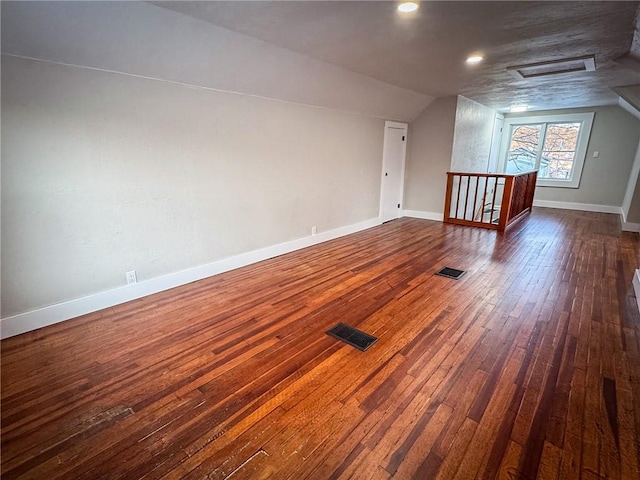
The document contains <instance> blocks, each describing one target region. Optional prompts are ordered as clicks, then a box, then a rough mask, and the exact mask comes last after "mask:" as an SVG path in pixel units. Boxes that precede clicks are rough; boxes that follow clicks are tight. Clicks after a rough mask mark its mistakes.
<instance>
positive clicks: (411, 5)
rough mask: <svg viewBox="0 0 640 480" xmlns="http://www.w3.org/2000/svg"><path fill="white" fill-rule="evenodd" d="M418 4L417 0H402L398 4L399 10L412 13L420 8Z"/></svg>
mask: <svg viewBox="0 0 640 480" xmlns="http://www.w3.org/2000/svg"><path fill="white" fill-rule="evenodd" d="M418 6H419V5H418V4H417V3H416V2H402V3H401V4H400V5H398V10H400V11H401V12H402V13H410V12H415V11H416V10H418Z"/></svg>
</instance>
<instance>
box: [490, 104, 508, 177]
mask: <svg viewBox="0 0 640 480" xmlns="http://www.w3.org/2000/svg"><path fill="white" fill-rule="evenodd" d="M503 126H504V117H503V116H502V115H500V114H498V115H496V118H495V120H494V121H493V138H492V139H491V151H490V152H489V165H488V168H487V172H489V173H496V172H497V171H498V154H499V153H500V144H501V143H502V128H503Z"/></svg>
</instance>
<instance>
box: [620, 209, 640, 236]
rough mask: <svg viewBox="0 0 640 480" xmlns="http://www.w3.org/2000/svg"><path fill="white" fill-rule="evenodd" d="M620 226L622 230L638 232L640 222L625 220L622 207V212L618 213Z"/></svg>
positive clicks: (639, 230)
mask: <svg viewBox="0 0 640 480" xmlns="http://www.w3.org/2000/svg"><path fill="white" fill-rule="evenodd" d="M620 227H621V228H622V230H623V231H624V232H640V223H633V222H627V216H626V215H625V214H624V209H622V213H620Z"/></svg>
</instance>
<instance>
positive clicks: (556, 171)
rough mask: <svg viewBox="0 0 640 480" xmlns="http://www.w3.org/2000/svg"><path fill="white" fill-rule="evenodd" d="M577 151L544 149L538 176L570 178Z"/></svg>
mask: <svg viewBox="0 0 640 480" xmlns="http://www.w3.org/2000/svg"><path fill="white" fill-rule="evenodd" d="M574 156H575V152H550V151H543V152H542V157H541V158H540V171H539V172H538V176H539V177H542V178H557V179H559V180H569V179H570V178H571V171H572V169H573V158H574Z"/></svg>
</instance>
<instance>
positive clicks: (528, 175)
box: [444, 170, 538, 232]
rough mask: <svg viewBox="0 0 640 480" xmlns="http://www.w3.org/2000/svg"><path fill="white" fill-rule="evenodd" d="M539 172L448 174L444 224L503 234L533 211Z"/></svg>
mask: <svg viewBox="0 0 640 480" xmlns="http://www.w3.org/2000/svg"><path fill="white" fill-rule="evenodd" d="M537 177H538V172H537V170H534V171H530V172H523V173H520V174H517V175H509V174H502V173H466V172H447V192H446V197H445V205H444V222H445V223H456V224H458V225H469V226H475V227H482V228H490V229H493V230H498V231H499V232H504V231H505V230H506V229H507V228H508V227H509V226H510V225H513V224H514V223H515V222H517V221H518V220H520V219H521V218H522V217H523V216H524V215H526V214H527V213H528V212H530V211H531V207H532V205H533V195H534V193H535V188H536V180H537Z"/></svg>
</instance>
